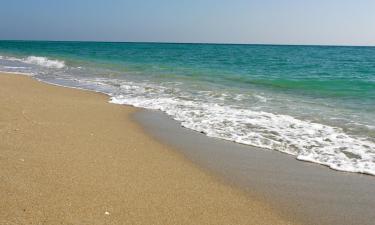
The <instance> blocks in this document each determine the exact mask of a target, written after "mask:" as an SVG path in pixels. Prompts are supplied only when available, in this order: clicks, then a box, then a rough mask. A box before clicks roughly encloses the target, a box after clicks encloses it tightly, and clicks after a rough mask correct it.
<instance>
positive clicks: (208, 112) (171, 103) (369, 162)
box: [111, 82, 375, 175]
mask: <svg viewBox="0 0 375 225" xmlns="http://www.w3.org/2000/svg"><path fill="white" fill-rule="evenodd" d="M120 89H121V91H120V92H121V94H116V95H112V98H111V102H112V103H116V104H127V105H133V106H136V107H142V108H146V109H153V110H160V111H163V112H165V113H167V114H168V115H170V116H171V117H172V118H173V119H175V120H177V121H179V122H180V123H181V124H182V126H184V127H186V128H189V129H192V130H195V131H198V132H201V133H204V134H206V135H207V136H210V137H215V138H220V139H225V140H229V141H233V142H237V143H241V144H246V145H251V146H256V147H261V148H265V149H271V150H276V151H280V152H284V153H288V154H291V155H294V156H296V158H297V159H298V160H303V161H310V162H314V163H319V164H322V165H326V166H328V167H330V168H332V169H334V170H339V171H346V172H357V173H364V174H370V175H375V143H374V142H372V141H370V140H367V139H365V138H361V137H355V136H351V135H348V134H346V133H345V132H344V130H343V129H342V128H338V127H332V126H328V125H324V124H319V123H314V122H310V121H306V120H300V119H297V118H294V117H292V116H289V115H280V114H273V113H269V112H263V111H253V110H251V109H248V108H236V107H233V106H228V105H223V104H218V103H214V102H203V101H200V100H198V99H199V98H196V97H195V98H194V99H193V98H190V99H189V98H186V94H185V95H184V98H181V97H179V96H177V95H174V96H172V95H169V94H168V93H174V94H176V90H174V91H171V90H166V89H165V87H160V86H152V85H148V86H144V85H139V84H135V83H131V82H129V83H124V82H122V84H121V87H120Z"/></svg>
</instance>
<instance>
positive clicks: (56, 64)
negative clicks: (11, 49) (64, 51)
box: [23, 56, 65, 69]
mask: <svg viewBox="0 0 375 225" xmlns="http://www.w3.org/2000/svg"><path fill="white" fill-rule="evenodd" d="M23 62H25V63H28V64H35V65H39V66H43V67H48V68H56V69H61V68H64V67H65V62H64V61H60V60H52V59H48V58H46V57H39V56H29V57H27V58H26V59H24V60H23Z"/></svg>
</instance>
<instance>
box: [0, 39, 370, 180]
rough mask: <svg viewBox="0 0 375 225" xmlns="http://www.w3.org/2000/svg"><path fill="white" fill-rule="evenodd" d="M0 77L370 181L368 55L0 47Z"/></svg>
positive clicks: (170, 47) (350, 51)
mask: <svg viewBox="0 0 375 225" xmlns="http://www.w3.org/2000/svg"><path fill="white" fill-rule="evenodd" d="M0 70H1V71H7V72H21V73H25V74H28V75H30V76H33V77H34V78H36V79H38V80H42V81H45V82H49V83H54V84H59V85H64V86H70V87H79V88H85V89H90V90H95V91H99V92H104V93H107V94H108V95H109V96H110V97H111V102H113V103H116V104H128V105H133V106H137V107H142V108H147V109H152V110H160V111H163V112H165V113H166V114H168V115H169V116H170V117H171V118H172V119H174V120H177V121H179V122H180V123H181V125H182V126H184V127H186V128H190V129H193V130H195V131H198V132H201V133H204V134H206V135H207V136H210V137H215V138H221V139H225V140H229V141H233V142H238V143H242V144H245V145H252V146H257V147H261V148H264V149H267V150H274V151H280V152H284V153H288V154H291V155H294V156H295V157H296V159H299V160H304V161H310V162H314V163H319V164H322V165H326V166H328V167H330V168H332V169H335V170H339V171H347V172H358V173H365V174H370V175H375V47H329V46H272V45H214V44H157V43H104V42H28V41H0ZM0 88H1V84H0Z"/></svg>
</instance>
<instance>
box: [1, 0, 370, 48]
mask: <svg viewBox="0 0 375 225" xmlns="http://www.w3.org/2000/svg"><path fill="white" fill-rule="evenodd" d="M0 39H2V40H76V41H135V42H184V43H186V42H188V43H195V42H200V43H248V44H317V45H373V46H375V0H0Z"/></svg>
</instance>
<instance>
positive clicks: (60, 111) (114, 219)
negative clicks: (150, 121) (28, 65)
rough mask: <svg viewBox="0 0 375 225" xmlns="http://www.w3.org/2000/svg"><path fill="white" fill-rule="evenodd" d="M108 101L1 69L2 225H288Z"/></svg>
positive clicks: (128, 108)
mask: <svg viewBox="0 0 375 225" xmlns="http://www.w3.org/2000/svg"><path fill="white" fill-rule="evenodd" d="M107 101H108V97H107V96H105V95H102V94H98V93H93V92H88V91H81V90H75V89H68V88H63V87H57V86H52V85H48V84H44V83H41V82H38V81H35V80H33V79H32V78H30V77H26V76H19V75H9V74H8V75H7V74H0V199H1V205H0V224H90V225H94V224H163V225H165V224H196V225H200V224H256V225H260V224H267V225H271V224H291V223H290V222H288V221H286V220H285V219H283V218H281V217H280V216H279V214H278V213H277V212H276V211H274V210H271V209H270V208H269V206H268V205H267V204H265V203H264V202H260V201H258V200H254V199H253V198H251V197H250V196H248V195H246V194H245V193H243V192H241V191H239V190H237V189H235V188H233V187H231V186H228V185H226V184H224V183H222V182H221V181H219V180H218V179H216V178H215V177H212V176H211V175H209V174H208V173H206V172H205V171H203V170H201V169H199V168H197V167H196V166H195V165H194V164H192V163H191V162H190V161H188V160H187V159H185V158H184V157H183V156H182V155H180V154H179V153H177V152H175V151H174V150H173V149H171V148H170V147H168V146H166V145H163V144H161V143H159V142H157V141H156V140H154V139H152V138H150V137H149V136H147V135H146V134H145V133H144V132H143V130H142V128H141V127H139V126H138V125H137V124H136V123H135V122H133V121H132V120H131V119H130V115H131V114H132V113H134V112H136V111H137V109H135V108H132V107H125V106H120V105H114V104H110V103H107Z"/></svg>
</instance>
